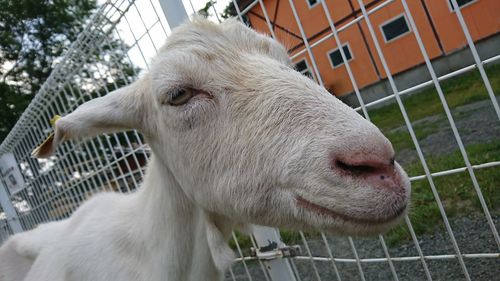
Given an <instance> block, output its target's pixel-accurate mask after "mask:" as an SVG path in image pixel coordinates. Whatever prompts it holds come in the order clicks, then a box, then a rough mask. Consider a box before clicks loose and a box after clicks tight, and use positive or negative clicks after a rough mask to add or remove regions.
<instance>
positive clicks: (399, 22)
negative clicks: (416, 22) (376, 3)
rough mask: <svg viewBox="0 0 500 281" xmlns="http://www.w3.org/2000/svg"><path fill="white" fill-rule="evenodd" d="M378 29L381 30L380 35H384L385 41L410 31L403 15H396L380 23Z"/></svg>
mask: <svg viewBox="0 0 500 281" xmlns="http://www.w3.org/2000/svg"><path fill="white" fill-rule="evenodd" d="M380 29H381V31H382V35H384V39H385V42H386V43H388V42H390V41H393V40H396V39H397V38H399V37H401V36H403V35H405V34H406V33H409V32H410V27H409V26H408V22H407V21H406V17H405V16H404V15H401V16H397V17H396V18H394V19H391V20H390V21H388V22H385V23H383V24H381V25H380Z"/></svg>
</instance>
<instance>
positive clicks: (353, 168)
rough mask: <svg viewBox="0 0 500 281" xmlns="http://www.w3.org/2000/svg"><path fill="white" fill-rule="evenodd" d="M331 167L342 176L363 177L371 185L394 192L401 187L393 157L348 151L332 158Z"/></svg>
mask: <svg viewBox="0 0 500 281" xmlns="http://www.w3.org/2000/svg"><path fill="white" fill-rule="evenodd" d="M331 167H332V169H333V170H335V171H337V172H339V173H340V174H342V175H344V176H349V177H353V178H356V179H363V180H364V181H365V182H367V183H368V184H369V185H370V186H371V187H374V188H384V189H389V190H392V191H395V192H400V191H402V189H403V187H402V186H403V184H402V179H401V176H400V173H399V172H398V171H397V169H396V167H395V165H394V157H393V156H392V155H391V156H387V155H386V156H385V157H384V156H383V155H374V154H363V153H348V154H346V155H340V156H337V157H334V158H333V159H332V165H331Z"/></svg>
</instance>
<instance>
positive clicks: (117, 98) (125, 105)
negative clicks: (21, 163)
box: [32, 81, 146, 158]
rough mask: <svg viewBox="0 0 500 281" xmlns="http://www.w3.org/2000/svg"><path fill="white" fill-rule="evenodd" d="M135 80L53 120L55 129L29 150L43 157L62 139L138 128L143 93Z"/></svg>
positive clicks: (47, 155)
mask: <svg viewBox="0 0 500 281" xmlns="http://www.w3.org/2000/svg"><path fill="white" fill-rule="evenodd" d="M139 82H140V81H137V82H135V83H133V84H131V85H129V86H126V87H123V88H120V89H118V90H115V91H113V92H111V93H109V94H107V95H105V96H103V97H100V98H96V99H93V100H90V101H88V102H86V103H84V104H82V105H80V106H79V107H78V108H76V110H75V111H73V112H72V113H70V114H68V115H66V116H64V117H61V118H59V119H57V120H54V119H53V120H54V121H55V122H54V124H53V126H54V131H55V132H54V133H52V134H51V135H50V136H49V137H48V138H47V139H46V140H45V141H44V142H43V143H42V144H41V145H40V146H39V147H37V148H36V149H35V150H34V151H33V152H32V156H33V157H35V158H47V157H49V156H51V155H52V154H53V153H54V152H55V150H56V148H57V146H58V145H59V144H60V143H61V142H63V141H66V140H71V139H80V138H88V137H93V136H96V135H98V134H102V133H111V132H117V131H124V130H130V129H138V130H141V129H142V127H143V126H142V125H143V121H144V120H145V116H144V113H145V112H146V110H144V108H143V107H144V105H143V103H144V101H143V100H144V99H143V97H144V95H143V94H142V93H141V90H143V89H141V84H140V83H139Z"/></svg>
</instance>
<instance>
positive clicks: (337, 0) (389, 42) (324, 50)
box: [239, 0, 500, 96]
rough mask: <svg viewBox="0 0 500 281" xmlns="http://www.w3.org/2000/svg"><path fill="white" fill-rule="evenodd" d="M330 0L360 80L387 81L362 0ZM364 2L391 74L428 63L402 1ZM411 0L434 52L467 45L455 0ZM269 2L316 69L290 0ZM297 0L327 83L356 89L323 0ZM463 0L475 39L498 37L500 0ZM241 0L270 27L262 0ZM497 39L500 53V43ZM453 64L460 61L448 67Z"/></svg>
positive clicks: (287, 37)
mask: <svg viewBox="0 0 500 281" xmlns="http://www.w3.org/2000/svg"><path fill="white" fill-rule="evenodd" d="M324 1H326V4H327V6H328V8H329V12H330V15H331V18H332V20H333V21H334V24H335V27H336V28H337V29H338V30H339V33H338V34H339V37H340V41H341V42H342V46H343V50H344V52H345V54H346V56H347V59H348V60H349V66H350V67H351V69H352V71H353V74H354V77H355V79H356V83H357V85H358V87H359V88H366V87H368V86H370V85H374V84H377V83H378V82H381V81H384V79H385V78H386V77H387V75H386V73H385V72H384V69H383V67H382V63H381V60H380V58H379V56H378V55H377V51H376V49H375V46H374V44H373V40H372V38H371V36H370V32H369V29H368V26H367V24H366V22H365V20H364V19H361V20H356V19H358V18H359V17H361V16H362V12H361V10H360V7H359V5H358V1H357V0H324ZM363 2H364V4H365V7H366V10H367V11H368V13H369V19H370V21H371V23H372V26H373V28H374V30H375V33H376V36H377V40H378V42H379V44H380V46H381V49H382V52H383V54H384V57H385V59H386V61H387V64H388V67H389V69H390V71H391V74H400V73H404V72H407V71H408V70H410V69H414V68H416V67H417V66H421V65H422V64H424V58H423V55H422V53H421V52H420V49H419V47H418V44H417V41H416V38H415V36H414V32H413V30H412V28H411V26H410V23H409V21H408V17H407V15H406V14H405V12H404V8H403V5H402V4H401V1H400V0H396V1H388V0H385V1H383V0H364V1H363ZM406 2H407V3H408V6H409V9H410V11H411V15H412V16H413V19H414V21H415V24H416V26H417V29H418V31H419V34H420V36H421V38H422V41H423V43H424V45H425V48H426V50H427V53H428V55H429V57H430V58H431V60H436V59H439V58H444V57H447V55H449V54H451V53H454V52H456V51H458V50H461V49H463V48H464V47H466V46H467V42H466V39H465V35H464V33H463V32H462V29H461V27H460V24H459V22H458V19H457V17H456V15H455V12H454V10H453V9H452V5H451V0H407V1H406ZM263 3H264V6H265V9H266V12H267V15H268V17H269V19H270V23H271V26H272V30H273V32H274V34H275V35H276V37H277V39H278V40H279V41H281V42H282V43H283V44H284V45H285V46H286V47H287V48H288V50H289V53H290V55H291V56H292V58H293V60H294V62H295V63H296V67H297V69H298V70H299V71H301V72H302V73H304V74H307V75H316V74H315V71H314V69H313V64H312V61H311V58H310V57H309V55H308V53H307V50H305V45H304V43H303V40H302V35H301V31H300V29H299V25H298V24H297V21H296V19H295V17H294V14H293V11H292V8H291V6H290V2H289V1H288V0H263ZM293 3H294V6H295V9H296V11H297V14H298V17H299V20H300V23H301V25H302V27H303V32H304V33H305V36H306V37H307V39H308V42H309V45H311V46H312V48H311V49H312V53H313V54H314V58H315V62H316V65H317V67H318V70H319V75H320V76H321V79H322V81H323V82H324V85H325V87H326V88H327V89H329V90H330V91H331V92H332V93H334V94H335V95H337V96H342V95H345V94H348V93H352V92H353V86H352V83H351V81H350V79H349V76H348V73H347V71H346V68H345V66H344V63H343V60H342V57H341V54H340V51H339V50H338V46H337V44H336V41H335V39H334V38H333V36H332V32H331V29H330V27H329V24H328V21H327V17H326V15H325V12H324V9H323V6H322V4H321V2H320V0H293ZM457 3H458V4H459V5H460V7H461V11H462V14H463V16H464V18H465V21H466V23H467V26H468V28H469V31H470V33H471V36H472V38H473V40H474V41H476V42H477V41H479V40H484V39H486V38H490V37H498V36H495V35H497V34H498V33H499V31H500V0H457ZM239 6H240V10H245V8H247V10H248V9H249V10H248V12H247V13H246V17H247V19H248V21H249V23H250V25H251V26H252V27H253V28H254V29H256V30H259V31H261V32H264V33H267V34H270V29H269V26H268V24H267V22H266V18H265V14H264V13H263V10H262V7H261V5H259V3H258V1H257V0H255V1H252V0H240V1H239ZM495 42H498V40H497V41H495ZM496 46H497V47H498V52H497V54H498V53H500V46H498V45H496ZM483 59H484V58H483ZM452 70H455V69H447V70H446V71H447V72H450V71H452ZM447 72H446V73H447ZM414 76H415V75H414ZM424 76H426V75H424ZM407 86H408V85H407ZM410 86H411V85H410Z"/></svg>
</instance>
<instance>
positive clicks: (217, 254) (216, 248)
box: [205, 213, 235, 272]
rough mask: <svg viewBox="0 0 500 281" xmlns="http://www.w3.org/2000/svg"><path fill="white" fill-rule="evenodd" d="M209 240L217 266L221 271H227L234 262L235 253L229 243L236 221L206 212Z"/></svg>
mask: <svg viewBox="0 0 500 281" xmlns="http://www.w3.org/2000/svg"><path fill="white" fill-rule="evenodd" d="M205 217H206V219H205V225H206V230H207V241H208V247H209V248H210V253H211V254H212V259H213V261H214V264H215V266H216V267H217V269H218V270H219V271H220V272H225V271H226V269H227V268H228V267H229V266H230V265H231V263H232V262H233V260H234V258H235V255H234V252H233V251H232V250H231V248H230V247H229V245H228V243H227V238H228V237H229V234H230V233H231V231H232V228H233V225H234V223H233V222H231V221H229V220H227V219H223V218H220V217H218V216H216V215H215V214H209V213H206V214H205Z"/></svg>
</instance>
